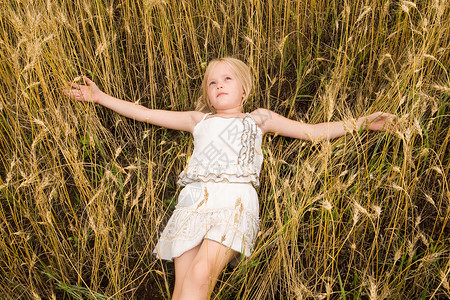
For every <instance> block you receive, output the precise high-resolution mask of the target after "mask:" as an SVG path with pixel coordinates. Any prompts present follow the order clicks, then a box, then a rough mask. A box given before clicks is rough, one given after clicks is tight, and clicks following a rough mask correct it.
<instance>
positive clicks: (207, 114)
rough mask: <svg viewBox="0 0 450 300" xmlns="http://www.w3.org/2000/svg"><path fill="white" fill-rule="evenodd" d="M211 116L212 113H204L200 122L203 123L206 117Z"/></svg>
mask: <svg viewBox="0 0 450 300" xmlns="http://www.w3.org/2000/svg"><path fill="white" fill-rule="evenodd" d="M211 114H212V113H206V114H205V115H204V116H203V118H202V120H201V121H203V120H204V119H206V117H207V116H209V115H211ZM201 121H200V122H201ZM200 122H199V123H200Z"/></svg>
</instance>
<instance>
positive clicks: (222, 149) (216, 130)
mask: <svg viewBox="0 0 450 300" xmlns="http://www.w3.org/2000/svg"><path fill="white" fill-rule="evenodd" d="M208 115H210V113H208V114H205V116H204V117H203V119H202V120H201V121H200V122H199V123H197V125H195V127H194V130H193V135H194V151H193V153H192V156H191V158H190V159H189V162H188V164H187V166H186V168H185V169H184V170H183V172H181V174H180V175H179V177H178V182H177V184H178V185H179V186H185V185H186V184H189V183H193V182H197V181H204V182H206V181H214V182H221V181H225V180H226V181H228V182H234V183H251V184H253V186H254V187H258V186H259V174H260V172H261V165H262V161H263V154H262V150H261V142H262V131H261V129H260V128H259V127H258V125H257V124H256V122H255V120H254V119H253V117H252V116H251V115H250V114H249V113H247V115H246V116H245V117H244V118H241V117H232V118H223V117H212V118H208V119H206V117H207V116H208Z"/></svg>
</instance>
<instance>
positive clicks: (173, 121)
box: [63, 76, 204, 133]
mask: <svg viewBox="0 0 450 300" xmlns="http://www.w3.org/2000/svg"><path fill="white" fill-rule="evenodd" d="M83 78H84V80H85V81H86V83H87V85H79V84H76V83H73V82H69V83H68V84H69V85H70V86H71V87H72V89H65V90H63V92H64V93H65V94H66V95H67V96H69V97H71V98H72V99H75V100H78V101H87V102H94V103H98V104H101V105H103V106H105V107H107V108H109V109H112V110H114V111H115V112H117V113H119V114H121V115H122V116H125V117H128V118H131V119H133V120H136V121H141V122H147V123H150V124H153V125H158V126H162V127H166V128H170V129H176V130H184V131H189V132H191V133H192V131H193V130H194V127H195V125H196V124H197V123H198V122H199V121H200V120H201V119H202V117H203V115H204V113H202V112H199V111H169V110H156V109H149V108H146V107H144V106H142V105H138V104H135V103H132V102H128V101H124V100H120V99H117V98H114V97H112V96H110V95H108V94H106V93H104V92H102V91H101V90H100V89H99V88H98V86H97V85H96V84H95V83H94V82H93V81H92V80H90V79H89V78H87V77H86V76H84V77H83Z"/></svg>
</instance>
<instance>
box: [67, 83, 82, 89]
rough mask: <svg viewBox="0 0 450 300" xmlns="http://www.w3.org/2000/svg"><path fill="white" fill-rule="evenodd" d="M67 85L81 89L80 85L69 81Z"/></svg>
mask: <svg viewBox="0 0 450 300" xmlns="http://www.w3.org/2000/svg"><path fill="white" fill-rule="evenodd" d="M67 84H68V85H70V86H71V87H73V88H76V89H80V85H79V84H78V83H75V82H70V81H68V82H67Z"/></svg>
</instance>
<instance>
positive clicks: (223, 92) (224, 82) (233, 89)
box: [207, 62, 245, 112]
mask: <svg viewBox="0 0 450 300" xmlns="http://www.w3.org/2000/svg"><path fill="white" fill-rule="evenodd" d="M207 84H208V98H209V102H210V104H211V106H212V107H214V108H215V110H216V112H220V111H223V110H230V109H231V110H233V109H236V108H237V109H239V111H242V100H243V98H244V96H245V92H244V88H243V87H242V84H241V82H240V81H239V80H238V78H237V76H236V74H235V73H234V72H233V70H232V69H231V68H230V67H229V66H228V65H227V64H226V63H224V62H219V63H218V64H217V65H216V66H215V67H214V68H213V69H212V70H211V72H210V74H209V76H208V81H207Z"/></svg>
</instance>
